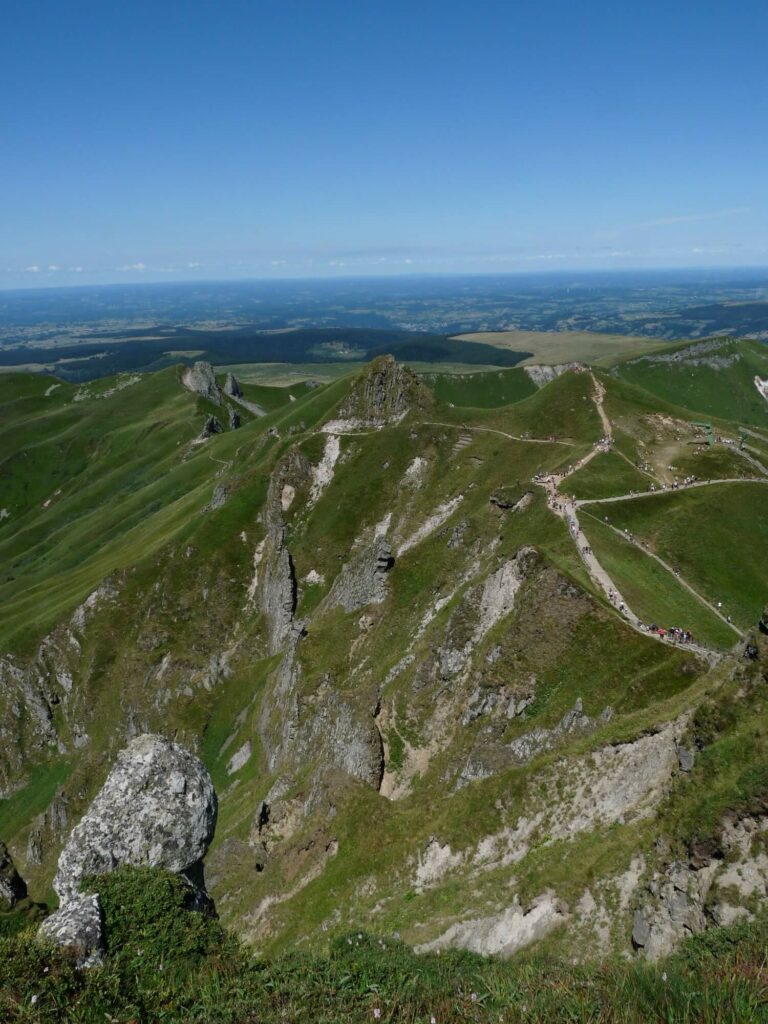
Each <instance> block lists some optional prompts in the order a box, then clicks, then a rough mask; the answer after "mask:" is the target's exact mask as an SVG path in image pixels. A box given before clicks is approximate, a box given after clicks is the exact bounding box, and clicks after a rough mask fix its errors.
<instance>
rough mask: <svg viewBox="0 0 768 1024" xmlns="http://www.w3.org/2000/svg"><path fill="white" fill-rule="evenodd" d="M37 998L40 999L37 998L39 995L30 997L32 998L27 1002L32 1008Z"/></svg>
mask: <svg viewBox="0 0 768 1024" xmlns="http://www.w3.org/2000/svg"><path fill="white" fill-rule="evenodd" d="M39 998H40V996H39V995H34V996H32V998H31V999H30V1000H29V1001H30V1003H32V1005H33V1006H34V1005H35V1003H36V1002H37V1000H38V999H39Z"/></svg>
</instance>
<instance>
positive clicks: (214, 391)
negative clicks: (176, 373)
mask: <svg viewBox="0 0 768 1024" xmlns="http://www.w3.org/2000/svg"><path fill="white" fill-rule="evenodd" d="M181 383H182V384H183V385H184V387H185V388H186V389H187V391H192V392H193V393H194V394H196V395H200V396H201V397H203V398H207V399H208V401H209V402H213V404H214V405H221V388H220V387H219V385H218V384H217V383H216V377H215V375H214V372H213V367H212V366H211V364H210V363H205V362H198V363H194V364H193V365H192V366H187V367H186V368H185V369H184V371H183V372H182V374H181Z"/></svg>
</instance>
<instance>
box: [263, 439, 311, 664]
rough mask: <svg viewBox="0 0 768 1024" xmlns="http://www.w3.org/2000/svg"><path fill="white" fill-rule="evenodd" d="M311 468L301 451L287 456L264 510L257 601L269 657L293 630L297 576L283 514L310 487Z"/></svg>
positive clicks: (275, 473)
mask: <svg viewBox="0 0 768 1024" xmlns="http://www.w3.org/2000/svg"><path fill="white" fill-rule="evenodd" d="M311 480H312V467H311V465H310V462H309V459H307V457H306V456H305V455H304V454H303V453H302V452H300V451H298V450H295V451H291V452H288V454H287V455H285V456H284V457H283V458H282V459H281V460H280V463H279V464H278V466H277V467H276V469H275V471H274V473H273V474H272V479H271V481H270V485H269V493H268V495H267V503H266V507H265V510H264V515H265V525H266V528H267V536H266V538H265V540H264V552H263V555H262V559H261V565H262V566H263V568H262V569H261V572H260V581H259V587H258V600H259V607H260V610H261V612H262V613H263V615H264V618H265V619H266V623H267V634H268V643H269V653H270V654H276V653H277V652H278V651H282V650H284V649H285V647H286V642H287V640H288V639H289V637H290V636H291V633H292V632H293V629H294V621H293V619H294V613H295V611H296V598H297V590H296V572H295V569H294V566H293V559H292V557H291V553H290V551H289V550H288V548H287V546H286V543H285V514H286V512H287V510H288V508H289V507H290V504H291V503H292V502H293V500H294V498H295V495H296V493H297V492H299V491H301V490H302V489H306V488H307V487H309V485H310V483H311Z"/></svg>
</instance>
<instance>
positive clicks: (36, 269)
mask: <svg viewBox="0 0 768 1024" xmlns="http://www.w3.org/2000/svg"><path fill="white" fill-rule="evenodd" d="M24 273H25V274H39V273H40V267H38V266H37V265H36V264H34V263H33V264H32V266H31V267H24Z"/></svg>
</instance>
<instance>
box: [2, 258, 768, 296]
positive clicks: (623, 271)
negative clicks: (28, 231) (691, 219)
mask: <svg viewBox="0 0 768 1024" xmlns="http://www.w3.org/2000/svg"><path fill="white" fill-rule="evenodd" d="M702 272H704V273H725V272H727V273H729V274H739V273H747V272H750V273H765V274H768V264H761V263H756V264H743V265H736V266H734V265H733V264H724V265H702V264H693V265H690V266H668V265H660V266H654V267H582V268H575V267H573V268H571V267H559V268H557V267H547V268H541V267H537V268H533V267H531V268H528V267H525V268H520V269H517V270H501V271H495V272H491V271H487V270H466V271H455V270H424V271H419V270H414V271H405V272H403V273H394V274H386V273H381V274H376V273H367V274H344V275H341V274H339V275H336V274H326V275H319V276H318V275H314V276H309V275H307V276H297V277H251V276H246V277H211V278H208V277H204V278H203V277H201V278H174V279H169V278H168V277H167V276H165V277H159V278H156V279H152V280H138V281H137V280H131V281H103V282H99V283H91V284H81V283H79V282H72V283H66V284H65V283H62V284H46V285H36V284H30V285H21V286H19V285H15V286H13V287H10V288H6V287H3V286H2V284H0V294H2V295H12V294H14V293H20V292H23V293H29V292H60V291H78V290H80V291H84V290H89V289H98V288H121V287H138V288H146V287H153V286H155V285H168V284H171V285H182V286H186V285H216V284H249V283H250V284H292V283H299V282H301V283H304V284H307V283H326V282H327V283H332V282H338V283H343V282H350V281H401V280H413V279H414V278H430V279H434V278H442V279H449V278H467V277H474V278H505V277H509V278H514V277H553V278H555V277H563V276H565V275H578V276H581V277H585V276H591V275H596V274H608V275H615V276H617V277H618V276H627V275H630V274H670V273H677V274H689V273H702Z"/></svg>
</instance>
